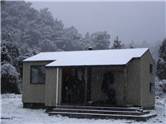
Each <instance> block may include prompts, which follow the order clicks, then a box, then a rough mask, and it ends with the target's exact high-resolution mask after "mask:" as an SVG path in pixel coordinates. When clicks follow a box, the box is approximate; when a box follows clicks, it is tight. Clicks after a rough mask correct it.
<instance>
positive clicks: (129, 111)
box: [46, 105, 156, 121]
mask: <svg viewBox="0 0 166 124" xmlns="http://www.w3.org/2000/svg"><path fill="white" fill-rule="evenodd" d="M46 112H47V113H48V114H49V115H50V116H52V115H61V116H68V117H71V118H95V119H96V118H97V119H111V118H113V119H133V120H137V121H146V120H147V119H149V118H151V117H155V116H156V113H155V111H154V110H144V109H142V108H140V107H95V106H67V105H66V106H65V105H61V106H57V107H55V108H52V109H47V111H46Z"/></svg>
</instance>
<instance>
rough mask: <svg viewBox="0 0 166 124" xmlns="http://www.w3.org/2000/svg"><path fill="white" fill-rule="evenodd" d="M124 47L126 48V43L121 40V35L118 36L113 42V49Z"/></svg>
mask: <svg viewBox="0 0 166 124" xmlns="http://www.w3.org/2000/svg"><path fill="white" fill-rule="evenodd" d="M122 48H124V44H122V41H120V40H119V37H118V36H117V37H116V39H115V40H114V42H113V46H112V49H122Z"/></svg>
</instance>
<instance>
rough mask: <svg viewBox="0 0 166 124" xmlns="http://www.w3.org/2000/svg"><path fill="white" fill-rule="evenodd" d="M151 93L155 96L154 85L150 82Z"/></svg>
mask: <svg viewBox="0 0 166 124" xmlns="http://www.w3.org/2000/svg"><path fill="white" fill-rule="evenodd" d="M149 91H150V93H151V94H154V83H152V82H150V85H149Z"/></svg>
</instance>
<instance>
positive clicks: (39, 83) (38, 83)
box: [30, 65, 46, 85]
mask: <svg viewBox="0 0 166 124" xmlns="http://www.w3.org/2000/svg"><path fill="white" fill-rule="evenodd" d="M34 67H44V68H45V66H44V65H31V66H30V84H32V85H44V84H45V81H46V74H45V75H44V82H35V83H33V82H32V68H34ZM45 72H46V70H45Z"/></svg>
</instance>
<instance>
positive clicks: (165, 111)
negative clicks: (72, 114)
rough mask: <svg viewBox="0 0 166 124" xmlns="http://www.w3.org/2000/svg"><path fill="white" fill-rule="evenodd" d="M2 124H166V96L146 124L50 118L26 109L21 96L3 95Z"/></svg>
mask: <svg viewBox="0 0 166 124" xmlns="http://www.w3.org/2000/svg"><path fill="white" fill-rule="evenodd" d="M1 98H2V99H1V102H2V111H1V122H2V124H132V123H134V124H166V95H165V96H161V97H158V99H157V100H156V112H157V114H158V116H157V117H154V118H152V119H150V120H148V121H146V122H136V121H134V120H125V119H123V120H122V119H117V120H115V119H107V120H106V119H76V118H68V117H61V116H48V114H47V113H45V110H44V109H25V108H23V107H22V101H21V95H14V94H3V95H2V97H1Z"/></svg>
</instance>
